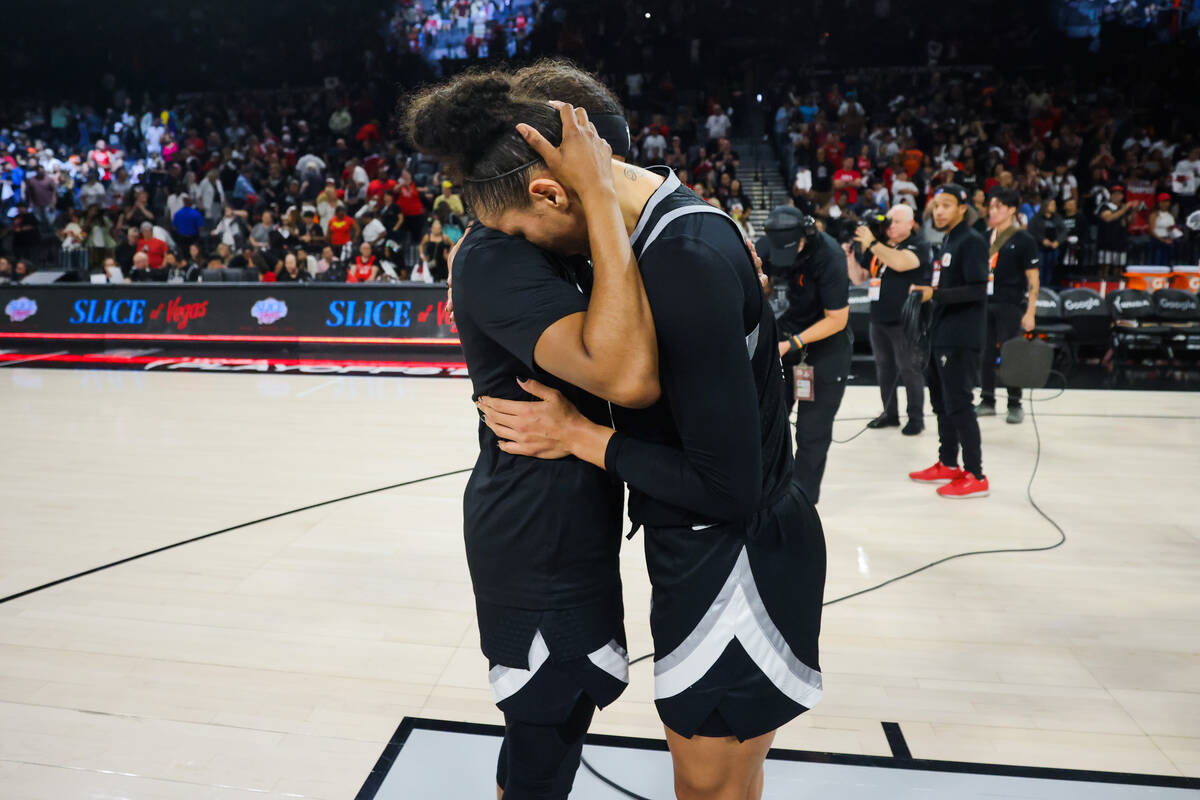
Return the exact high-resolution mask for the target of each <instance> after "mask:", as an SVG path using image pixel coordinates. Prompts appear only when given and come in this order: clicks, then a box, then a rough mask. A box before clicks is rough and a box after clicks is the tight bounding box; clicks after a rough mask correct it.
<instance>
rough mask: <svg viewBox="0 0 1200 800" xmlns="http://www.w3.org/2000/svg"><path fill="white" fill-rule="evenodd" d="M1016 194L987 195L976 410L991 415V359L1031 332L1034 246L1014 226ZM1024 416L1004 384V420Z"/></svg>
mask: <svg viewBox="0 0 1200 800" xmlns="http://www.w3.org/2000/svg"><path fill="white" fill-rule="evenodd" d="M1020 204H1021V196H1020V195H1019V194H1018V193H1017V190H1016V189H1005V188H1003V187H997V188H996V189H993V190H992V196H991V197H990V198H988V227H990V228H991V229H992V238H991V246H990V247H989V256H990V259H989V261H988V267H989V270H990V274H989V277H988V305H987V341H986V343H985V345H984V351H983V379H982V383H983V392H982V394H981V397H980V400H979V405H977V406H976V407H975V414H976V415H978V416H980V417H992V416H995V415H996V360H997V359H998V358H999V357H1000V346H1001V345H1002V344H1004V343H1005V342H1007V341H1008V340H1009V339H1012V338H1015V337H1017V336H1020V335H1021V332H1022V331H1031V330H1033V328H1034V326H1035V325H1036V324H1037V322H1036V315H1037V298H1038V289H1039V277H1038V262H1039V258H1038V245H1037V242H1036V241H1035V240H1034V238H1033V236H1032V235H1030V233H1029V231H1025V230H1022V229H1021V228H1020V227H1019V226H1018V225H1017V207H1018V206H1019V205H1020ZM1023 419H1025V411H1024V410H1023V409H1022V408H1021V387H1019V386H1010V387H1008V421H1009V422H1010V423H1012V424H1013V425H1016V424H1018V423H1020V422H1021V421H1022V420H1023Z"/></svg>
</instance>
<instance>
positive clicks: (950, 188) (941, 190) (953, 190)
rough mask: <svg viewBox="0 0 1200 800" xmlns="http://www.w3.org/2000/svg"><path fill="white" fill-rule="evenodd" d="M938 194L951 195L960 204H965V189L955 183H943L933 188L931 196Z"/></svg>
mask: <svg viewBox="0 0 1200 800" xmlns="http://www.w3.org/2000/svg"><path fill="white" fill-rule="evenodd" d="M939 194H948V195H953V196H954V199H955V200H957V201H958V204H959V205H960V206H965V205H966V204H967V190H966V189H964V188H963V187H961V186H959V185H958V184H957V183H943V184H942V185H941V186H939V187H938V188H937V189H936V190H934V193H933V196H934V197H937V196H938V195H939Z"/></svg>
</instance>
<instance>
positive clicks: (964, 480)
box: [908, 183, 988, 499]
mask: <svg viewBox="0 0 1200 800" xmlns="http://www.w3.org/2000/svg"><path fill="white" fill-rule="evenodd" d="M930 206H931V208H932V210H933V224H934V225H935V226H936V227H937V229H938V230H941V231H946V238H945V239H944V240H943V241H942V244H941V246H940V247H939V248H938V250H937V252H936V253H935V254H934V257H933V280H932V281H931V285H929V286H914V287H913V291H919V292H921V296H922V299H923V300H924V301H926V302H929V301H930V300H932V301H933V319H932V321H931V322H930V326H929V338H930V342H931V345H932V356H931V358H930V360H929V375H928V380H929V399H930V400H931V401H932V405H933V413H935V414H937V419H938V440H939V442H940V445H941V446H940V449H939V451H938V462H937V463H936V464H934V465H933V466H932V467H930V468H929V469H924V470H921V471H919V472H910V473H909V474H908V477H909V478H911V479H912V480H914V481H917V482H919V483H944V484H946V485H945V486H942V487H941V488H939V489H938V490H937V491H938V494H939V495H941V496H942V497H948V498H955V499H957V498H966V497H986V496H987V494H988V481H987V477H986V476H984V474H983V446H982V444H981V442H980V438H979V420H977V419H976V418H975V411H974V409H972V408H971V395H972V392H973V390H974V388H975V380H976V378H978V377H979V357H980V353H981V352H982V351H983V340H984V334H985V332H986V327H987V286H988V255H987V243H986V242H984V240H983V237H982V236H980V235H979V234H978V233H976V232H975V231H973V230H971V227H970V226H969V225H968V224H967V223H966V219H965V218H966V215H967V207H968V206H967V191H966V190H965V189H963V188H962V187H961V186H959V185H958V184H954V183H947V184H944V185H943V186H941V187H940V188H939V189H938V190H937V191H936V192H935V193H934V195H933V199H932V200H931V201H930ZM960 445H961V447H962V453H963V466H964V467H965V469H959V467H958V450H959V446H960Z"/></svg>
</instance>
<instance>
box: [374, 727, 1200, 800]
mask: <svg viewBox="0 0 1200 800" xmlns="http://www.w3.org/2000/svg"><path fill="white" fill-rule="evenodd" d="M889 725H895V726H896V733H897V734H899V731H900V726H899V725H898V724H897V723H894V722H885V723H883V726H884V731H885V732H886V731H887V730H888V727H887V726H889ZM418 730H419V731H441V732H445V733H465V734H475V735H479V736H494V737H496V738H501V737H503V736H504V726H503V725H483V724H480V723H476V722H453V721H450V720H443V719H426V718H422V717H405V718H404V719H403V720H401V722H400V727H398V728H397V729H396V733H395V734H393V736H392V738H391V741H389V742H388V744H387V747H385V748H384V750H383V754H382V755H380V757H379V761H377V762H376V764H375V768H374V769H373V770H371V774H370V775H368V776H367V779H366V782H364V783H363V786H362V789H360V790H359V792H358V794H357V795H356V796H355V800H374V799H375V795H376V793H377V792H378V791H379V787H380V786H381V785H382V784H383V780H384V778H385V777H387V773H388V770H390V769H391V767H392V764H393V763H395V760H396V756H397V755H399V753H400V751H401V750H402V749H403V748H404V744H405V743H406V742H407V741H408V738H409V736H410V735H411V734H412V732H413V731H418ZM900 742H901V744H903V736H901V737H900ZM888 743H889V745H890V744H892V741H891V737H890V736H889V738H888ZM587 744H592V745H599V746H601V747H621V748H625V749H627V750H654V751H659V752H666V750H667V743H666V741H665V740H662V739H640V738H637V737H633V736H609V735H607V734H595V733H589V734H588V736H587ZM903 746H904V749H905V751H907V749H908V746H907V744H903ZM893 752H896V751H895V747H894V745H893ZM767 758H772V759H775V760H777V761H794V762H807V763H811V764H838V765H842V766H850V767H878V768H883V769H907V770H919V771H925V772H949V773H956V774H960V775H996V776H1000V777H1006V778H1036V779H1041V780H1056V781H1076V782H1081V783H1113V784H1124V785H1128V786H1154V787H1158V788H1164V789H1194V790H1200V778H1185V777H1179V776H1175V775H1145V774H1141V773H1133V772H1101V771H1098V770H1086V769H1065V768H1058V767H1022V766H1013V765H1007V764H982V763H975V762H970V761H935V760H927V759H920V758H911V757H908V758H902V757H898V756H866V755H853V754H849V753H818V752H814V751H809V750H783V749H779V748H772V749H771V751H770V752H769V753H768V754H767Z"/></svg>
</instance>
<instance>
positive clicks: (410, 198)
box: [396, 170, 425, 244]
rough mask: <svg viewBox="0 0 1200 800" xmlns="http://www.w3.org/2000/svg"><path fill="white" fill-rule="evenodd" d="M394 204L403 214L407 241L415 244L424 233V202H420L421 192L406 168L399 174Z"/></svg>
mask: <svg viewBox="0 0 1200 800" xmlns="http://www.w3.org/2000/svg"><path fill="white" fill-rule="evenodd" d="M396 205H397V206H399V207H400V213H401V214H403V215H404V232H405V233H406V234H408V239H409V242H410V243H411V244H416V243H417V242H419V241H421V237H422V236H424V235H425V204H424V203H423V202H421V192H420V190H419V189H417V186H416V184H415V183H413V179H412V175H411V174H410V173H409V172H408V170H405V171H404V172H403V173H401V174H400V183H399V185H398V186H397V187H396Z"/></svg>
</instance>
